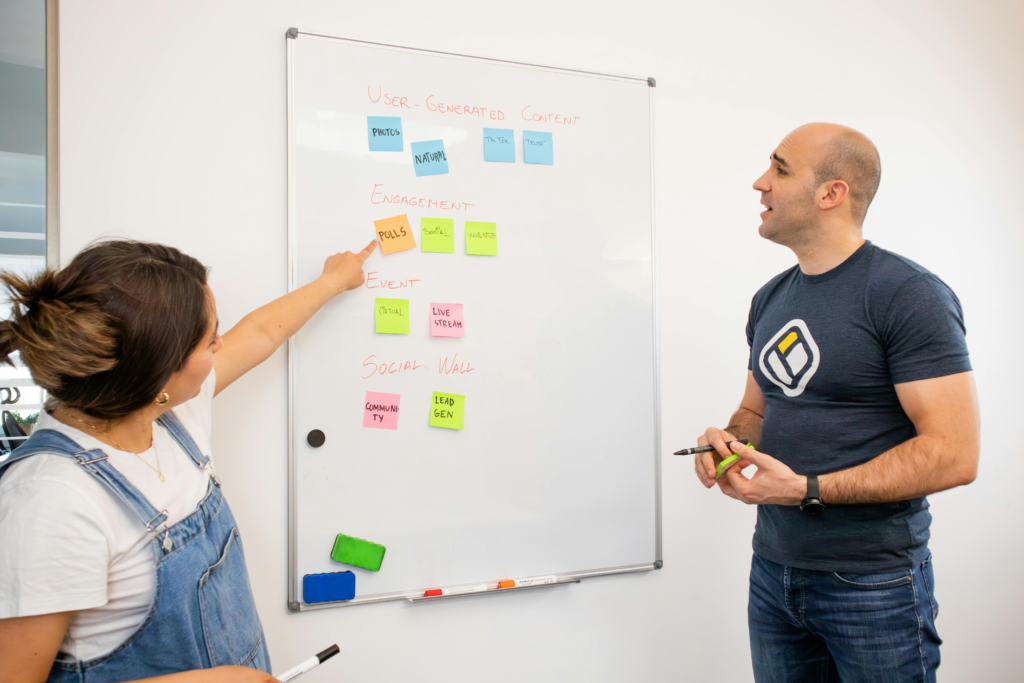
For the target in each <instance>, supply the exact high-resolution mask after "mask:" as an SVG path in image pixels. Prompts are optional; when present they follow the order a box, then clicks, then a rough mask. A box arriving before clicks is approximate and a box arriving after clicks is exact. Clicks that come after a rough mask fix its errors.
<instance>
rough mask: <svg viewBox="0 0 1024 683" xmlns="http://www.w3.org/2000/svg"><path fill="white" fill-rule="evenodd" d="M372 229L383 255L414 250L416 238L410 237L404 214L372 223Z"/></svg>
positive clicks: (410, 230) (410, 229) (409, 229)
mask: <svg viewBox="0 0 1024 683" xmlns="http://www.w3.org/2000/svg"><path fill="white" fill-rule="evenodd" d="M373 227H374V230H376V232H377V239H378V240H379V241H380V250H381V251H382V252H383V253H385V254H393V253H395V252H396V251H405V250H406V249H415V248H416V238H415V237H413V236H412V228H411V227H409V219H408V218H407V217H406V215H405V214H404V213H403V214H402V215H401V216H392V217H391V218H382V219H381V220H379V221H374V222H373Z"/></svg>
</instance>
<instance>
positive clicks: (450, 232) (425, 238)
mask: <svg viewBox="0 0 1024 683" xmlns="http://www.w3.org/2000/svg"><path fill="white" fill-rule="evenodd" d="M420 248H421V249H422V250H423V251H433V252H439V253H444V254H454V253H455V221H454V220H453V219H451V218H421V219H420Z"/></svg>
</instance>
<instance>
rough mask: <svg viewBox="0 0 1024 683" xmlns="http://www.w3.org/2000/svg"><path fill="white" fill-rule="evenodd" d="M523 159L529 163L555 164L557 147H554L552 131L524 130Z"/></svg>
mask: <svg viewBox="0 0 1024 683" xmlns="http://www.w3.org/2000/svg"><path fill="white" fill-rule="evenodd" d="M523 161H525V162H526V163H528V164H548V165H551V164H554V163H555V149H554V147H552V143H551V133H539V132H537V131H535V130H524V131H523Z"/></svg>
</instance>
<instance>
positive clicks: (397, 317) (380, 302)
mask: <svg viewBox="0 0 1024 683" xmlns="http://www.w3.org/2000/svg"><path fill="white" fill-rule="evenodd" d="M373 312H374V316H375V317H376V319H377V334H409V300H408V299H374V300H373Z"/></svg>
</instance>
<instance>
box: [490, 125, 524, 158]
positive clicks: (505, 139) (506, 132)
mask: <svg viewBox="0 0 1024 683" xmlns="http://www.w3.org/2000/svg"><path fill="white" fill-rule="evenodd" d="M515 160H516V134H515V131H514V130H512V129H511V128H484V161H511V162H513V163H515Z"/></svg>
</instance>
